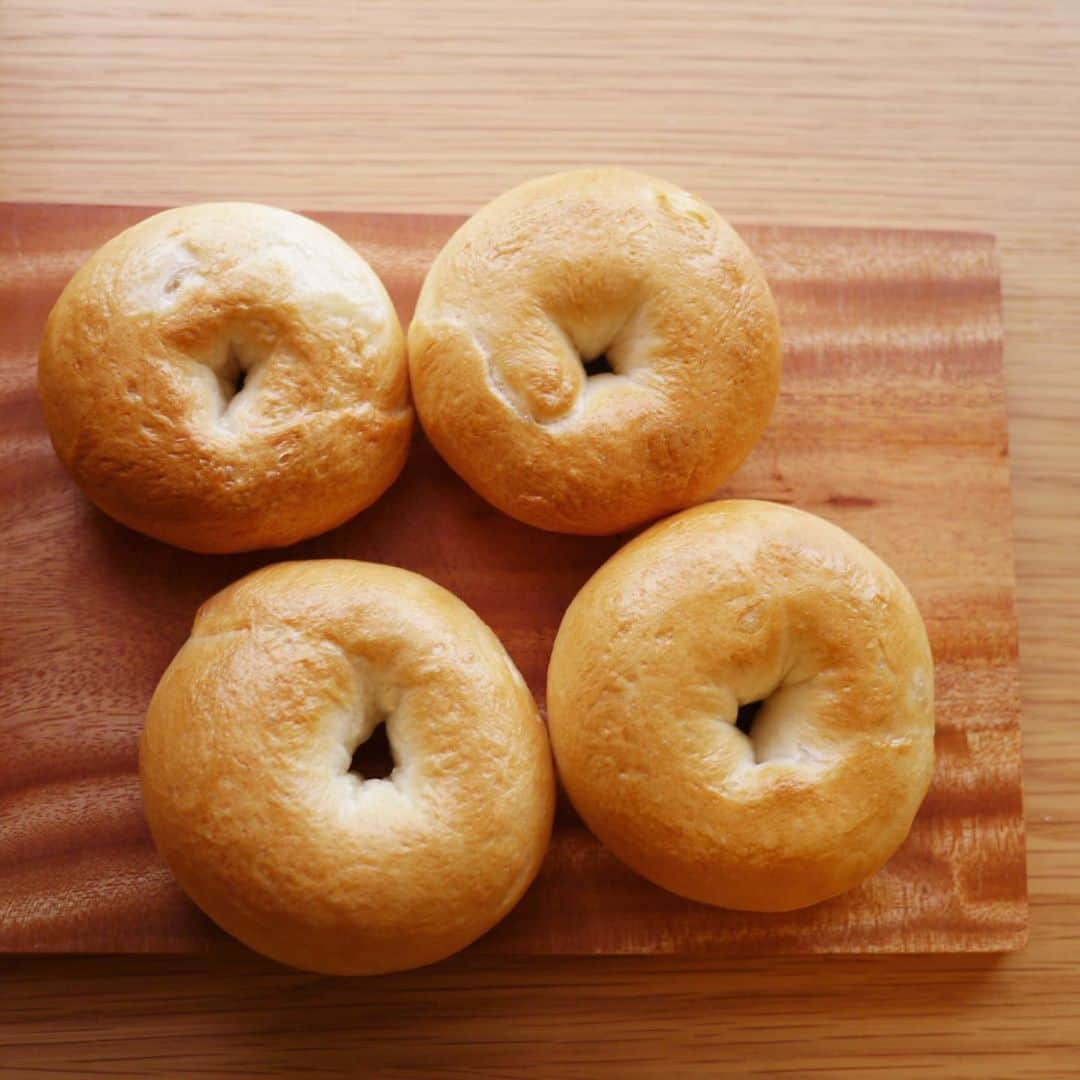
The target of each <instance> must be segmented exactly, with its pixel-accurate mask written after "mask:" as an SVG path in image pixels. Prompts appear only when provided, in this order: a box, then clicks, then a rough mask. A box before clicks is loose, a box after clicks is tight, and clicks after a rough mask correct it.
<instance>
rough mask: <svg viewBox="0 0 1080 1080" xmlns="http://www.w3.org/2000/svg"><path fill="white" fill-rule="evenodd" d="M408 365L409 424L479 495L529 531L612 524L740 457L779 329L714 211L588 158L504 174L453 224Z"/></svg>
mask: <svg viewBox="0 0 1080 1080" xmlns="http://www.w3.org/2000/svg"><path fill="white" fill-rule="evenodd" d="M598 367H606V369H607V370H600V371H598V370H597V368H598ZM409 370H410V376H411V381H412V388H413V398H414V401H415V404H416V409H417V413H418V415H419V417H420V421H421V423H422V424H423V427H424V430H425V431H426V432H427V435H428V437H429V438H430V440H431V442H432V443H433V444H434V446H435V448H436V449H437V450H438V451H439V453H440V454H441V455H442V456H443V457H444V458H445V459H446V461H447V462H448V463H449V465H450V466H451V467H452V468H453V469H454V470H455V471H456V472H457V473H458V474H459V475H460V476H461V477H462V478H463V479H464V480H465V481H466V483H468V484H469V485H470V486H471V487H472V488H474V489H475V490H476V491H477V492H478V493H479V494H480V495H481V496H483V497H484V498H485V499H487V500H488V501H489V502H491V503H493V504H494V505H495V506H497V507H498V508H499V509H500V510H502V511H503V512H504V513H506V514H509V515H510V516H512V517H515V518H517V519H519V520H521V521H524V522H526V523H527V524H530V525H535V526H538V527H539V528H543V529H549V530H553V531H556V532H569V533H586V534H603V533H614V532H619V531H621V530H623V529H627V528H630V527H631V526H634V525H638V524H641V523H643V522H645V521H648V520H651V519H653V518H655V517H658V516H660V515H662V514H666V513H669V512H670V511H672V510H677V509H680V508H682V507H685V506H687V505H690V504H691V503H694V502H698V501H700V500H701V499H703V498H706V497H708V496H709V495H711V494H713V493H714V492H715V490H716V488H717V486H718V485H719V484H720V483H722V482H723V481H724V480H725V479H726V478H727V477H728V476H729V475H730V473H731V472H733V471H734V469H735V468H736V467H737V466H738V465H739V464H740V462H742V460H743V459H744V458H745V457H746V455H747V454H748V453H749V452H750V449H751V447H752V446H753V445H754V443H755V441H756V440H757V438H758V436H760V435H761V433H762V431H763V430H764V428H765V425H766V423H767V421H768V418H769V414H770V411H771V409H772V407H773V403H774V401H775V399H776V394H777V387H778V385H779V378H780V329H779V323H778V321H777V313H776V306H775V304H774V303H773V299H772V295H771V294H770V292H769V287H768V285H767V284H766V281H765V278H764V275H763V274H762V272H761V270H760V269H759V267H758V265H757V263H756V262H755V261H754V258H753V256H752V255H751V253H750V251H749V249H748V248H747V247H746V245H745V244H744V243H743V242H742V241H741V240H740V239H739V237H738V236H737V235H736V233H735V232H734V231H733V230H732V229H731V228H730V226H728V225H727V224H726V222H724V221H723V219H721V218H720V217H719V216H718V215H717V214H716V213H715V211H713V210H712V209H710V208H709V207H708V206H707V205H706V204H705V203H703V202H702V201H701V200H700V199H697V198H694V197H693V196H692V195H688V194H687V193H686V192H685V191H682V190H680V189H679V188H677V187H674V186H673V185H671V184H668V183H665V182H663V181H661V180H655V179H652V178H650V177H647V176H643V175H641V174H639V173H634V172H629V171H627V170H624V169H610V168H605V169H586V170H581V171H576V172H568V173H561V174H559V175H556V176H548V177H544V178H543V179H539V180H533V181H531V182H530V183H526V184H523V185H521V186H520V187H517V188H514V189H513V190H512V191H509V192H507V193H506V194H504V195H502V196H500V197H499V198H497V199H495V201H494V202H492V203H490V204H489V205H488V206H486V207H484V209H482V210H480V211H479V213H477V214H476V215H474V216H473V217H472V218H470V219H469V221H467V222H466V223H465V224H464V225H463V226H462V227H461V228H460V229H459V230H458V231H457V232H456V233H455V234H454V236H453V237H452V238H451V239H450V241H449V242H448V243H447V244H446V246H445V247H444V248H443V250H442V251H441V252H440V253H439V255H438V257H437V258H436V259H435V261H434V263H433V264H432V266H431V269H430V270H429V272H428V274H427V277H426V279H425V281H424V284H423V288H422V289H421V292H420V296H419V299H418V301H417V304H416V312H415V314H414V316H413V320H412V323H411V325H410V328H409Z"/></svg>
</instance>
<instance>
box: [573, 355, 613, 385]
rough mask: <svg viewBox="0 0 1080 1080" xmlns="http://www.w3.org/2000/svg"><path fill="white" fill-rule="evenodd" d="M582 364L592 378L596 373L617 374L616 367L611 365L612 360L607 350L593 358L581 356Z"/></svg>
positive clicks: (586, 373)
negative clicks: (587, 358)
mask: <svg viewBox="0 0 1080 1080" xmlns="http://www.w3.org/2000/svg"><path fill="white" fill-rule="evenodd" d="M581 366H582V367H583V368H584V369H585V375H586V376H587V377H588V378H590V379H591V378H592V377H593V376H594V375H614V374H616V372H615V369H614V368H613V367H612V366H611V361H610V360H608V355H607V353H606V352H602V353H601V354H600V355H599V356H595V357H593V359H592V360H586V359H585V357H584V356H583V357H582V358H581Z"/></svg>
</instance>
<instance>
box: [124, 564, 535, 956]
mask: <svg viewBox="0 0 1080 1080" xmlns="http://www.w3.org/2000/svg"><path fill="white" fill-rule="evenodd" d="M383 721H385V724H386V734H387V736H388V739H389V743H390V746H391V748H392V751H393V755H394V761H395V768H394V770H393V772H392V773H391V774H390V776H389V777H388V778H383V779H378V778H366V779H365V778H363V777H360V776H358V775H357V774H356V773H355V772H350V761H351V756H352V754H353V751H354V749H355V748H356V746H357V745H359V744H360V743H362V742H364V741H365V740H366V739H367V738H368V737H369V736H370V735H371V733H372V732H373V731H374V729H375V728H376V726H377V725H378V724H379V723H380V722H383ZM140 776H141V782H142V793H143V800H144V804H145V808H146V816H147V820H148V821H149V824H150V829H151V832H152V833H153V837H154V841H155V843H156V845H157V847H158V850H159V851H160V852H161V854H162V855H163V856H164V858H165V860H166V861H167V862H168V864H169V866H170V868H171V869H172V871H173V873H174V874H175V875H176V877H177V879H178V880H179V882H180V884H181V885H182V886H183V888H184V890H185V891H186V892H187V893H188V895H189V896H190V897H191V898H192V899H193V900H194V901H195V903H197V904H198V905H199V907H201V908H202V909H203V911H205V912H206V913H207V914H208V915H209V916H210V917H211V918H212V919H213V920H214V921H215V922H216V923H218V925H220V926H221V927H223V928H224V929H225V930H227V931H228V932H229V933H230V934H233V935H234V936H235V937H237V938H239V939H240V940H241V941H243V942H245V943H246V944H247V945H249V946H250V947H251V948H253V949H256V950H258V951H259V952H261V953H264V954H266V955H267V956H270V957H273V958H274V959H276V960H279V961H281V962H283V963H286V964H291V965H293V966H295V967H299V968H304V969H307V970H311V971H319V972H327V973H338V974H373V973H377V972H386V971H396V970H401V969H404V968H412V967H416V966H419V965H421V964H429V963H432V962H433V961H436V960H440V959H442V958H443V957H446V956H449V955H450V954H451V953H453V952H456V951H457V950H459V949H461V948H464V947H465V946H466V945H468V944H469V943H470V942H472V941H474V940H475V939H476V938H478V937H479V936H480V935H481V934H483V933H484V932H485V931H486V930H488V929H489V928H490V927H492V926H493V925H494V924H495V923H497V922H498V921H499V920H500V919H501V918H502V917H503V916H504V915H505V914H506V913H507V912H508V911H509V910H510V909H511V908H512V907H513V906H514V905H515V904H516V903H517V901H518V899H519V898H520V897H521V896H522V894H523V893H524V892H525V890H526V889H527V888H528V886H529V884H530V883H531V881H532V880H533V878H534V876H535V875H536V872H537V870H538V869H539V867H540V863H541V861H542V859H543V857H544V853H545V850H546V848H547V845H548V840H549V838H550V833H551V824H552V815H553V811H554V772H553V767H552V763H551V757H550V750H549V747H548V740H547V735H546V732H545V730H544V725H543V722H542V721H541V719H540V717H539V714H538V712H537V709H536V705H535V703H534V702H533V699H532V697H531V695H530V693H529V691H528V689H527V687H526V686H525V683H524V681H523V680H522V678H521V676H520V674H519V673H518V671H517V669H516V668H515V667H514V665H513V663H512V662H511V660H510V658H509V657H508V656H507V654H506V651H505V650H504V649H503V647H502V645H501V644H500V643H499V641H498V639H497V638H496V637H495V635H494V634H493V633H492V632H491V630H489V629H488V627H487V626H486V625H485V624H484V623H483V622H482V621H481V620H480V619H479V618H478V617H477V616H476V615H475V614H474V613H473V612H472V611H471V610H470V609H469V608H468V607H466V605H465V604H464V603H462V602H461V601H460V600H458V599H457V598H456V597H455V596H453V595H452V594H450V593H449V592H447V591H446V590H445V589H443V588H441V587H440V586H438V585H436V584H434V583H433V582H431V581H428V580H427V579H426V578H423V577H420V576H419V575H417V574H413V573H409V572H408V571H405V570H399V569H396V568H394V567H389V566H381V565H376V564H373V563H359V562H351V561H345V560H324V561H312V562H293V563H279V564H277V565H275V566H270V567H267V568H265V569H263V570H259V571H256V572H255V573H253V574H251V575H249V576H248V577H245V578H243V579H242V580H240V581H239V582H237V583H236V584H234V585H232V586H230V587H229V588H227V589H225V590H224V591H222V592H220V593H218V594H217V595H216V596H214V597H213V598H212V599H210V600H209V601H207V602H206V603H205V604H204V605H203V606H202V608H201V609H200V610H199V612H198V615H197V617H196V619H195V625H194V628H193V630H192V633H191V637H190V638H189V640H188V641H187V643H186V644H185V645H184V646H183V648H182V649H181V650H180V652H179V653H178V654H177V656H176V658H175V659H174V660H173V662H172V663H171V664H170V665H169V668H168V670H167V671H166V672H165V674H164V676H163V677H162V679H161V682H160V684H159V685H158V688H157V690H156V692H155V693H154V696H153V700H152V701H151V703H150V708H149V711H148V713H147V717H146V722H145V725H144V729H143V734H142V743H141V749H140Z"/></svg>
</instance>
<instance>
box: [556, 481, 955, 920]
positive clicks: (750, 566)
mask: <svg viewBox="0 0 1080 1080" xmlns="http://www.w3.org/2000/svg"><path fill="white" fill-rule="evenodd" d="M762 700H764V702H765V704H764V705H762V706H761V709H760V712H759V713H758V714H757V717H756V718H755V719H754V720H753V725H752V727H751V728H750V732H749V735H746V734H744V733H743V732H742V731H741V730H739V728H737V727H736V726H735V722H736V718H737V710H738V708H739V706H740V705H746V704H749V703H753V702H757V701H762ZM547 701H548V723H549V728H550V733H551V740H552V747H553V749H554V752H555V758H556V763H557V766H558V771H559V775H560V778H561V780H562V782H563V784H564V786H565V788H566V791H567V793H568V795H569V797H570V799H571V801H572V802H573V804H574V806H575V808H576V809H577V811H578V813H579V814H580V815H581V817H582V818H583V819H584V821H585V823H586V824H587V825H588V826H589V828H590V829H591V830H592V831H593V832H594V833H595V834H596V836H597V837H599V839H600V840H601V841H603V843H604V844H606V845H607V846H608V847H609V848H610V849H611V850H612V851H613V852H614V853H615V854H616V855H617V856H618V857H619V858H620V859H622V860H623V861H624V862H625V863H627V864H628V865H629V866H631V867H632V868H633V869H634V870H636V871H637V872H638V873H640V874H642V875H643V876H644V877H646V878H649V879H650V880H651V881H653V882H655V883H656V884H657V885H660V886H662V887H663V888H665V889H669V890H671V891H672V892H675V893H679V894H680V895H682V896H686V897H689V898H691V899H693V900H699V901H702V902H704V903H709V904H717V905H721V906H723V907H730V908H742V909H746V910H752V911H782V910H789V909H793V908H799V907H805V906H807V905H809V904H814V903H817V902H818V901H821V900H825V899H826V898H828V897H831V896H835V895H837V894H838V893H841V892H843V891H845V890H847V889H850V888H852V887H853V886H854V885H856V884H858V883H859V882H860V881H862V880H863V879H864V878H866V877H867V876H869V875H870V874H873V873H874V872H875V871H877V870H878V869H879V868H880V867H881V866H882V865H884V863H885V862H886V861H887V860H888V859H889V857H890V856H891V855H892V854H893V852H894V851H896V849H897V848H898V847H899V846H900V844H901V843H902V842H903V840H904V838H905V837H906V836H907V833H908V830H909V828H910V827H911V823H912V820H913V819H914V817H915V814H916V811H917V810H918V808H919V805H920V803H921V802H922V800H923V797H924V796H925V795H926V791H927V788H928V785H929V783H930V776H931V771H932V768H933V756H934V719H933V663H932V659H931V654H930V646H929V644H928V641H927V636H926V631H925V628H924V626H923V622H922V619H921V617H920V615H919V612H918V610H917V608H916V606H915V603H914V601H913V600H912V598H911V595H910V594H909V593H908V591H907V589H906V588H905V587H904V585H903V584H902V583H901V581H900V580H899V578H897V576H896V574H895V573H893V571H892V570H890V569H889V568H888V567H887V566H886V565H885V564H884V563H883V562H882V561H881V559H879V558H878V557H877V556H876V555H874V554H873V553H872V552H871V551H870V550H869V549H868V548H866V547H864V546H863V545H862V544H861V543H859V541H857V540H856V539H855V538H854V537H852V536H851V535H849V534H848V533H846V532H844V531H843V530H842V529H840V528H838V527H837V526H835V525H832V524H830V523H828V522H826V521H824V520H822V519H821V518H818V517H815V516H813V515H811V514H808V513H805V512H803V511H800V510H795V509H792V508H790V507H785V506H779V505H776V504H774V503H765V502H753V501H731V502H716V503H709V504H706V505H704V506H701V507H697V508H695V509H692V510H687V511H685V512H683V513H681V514H677V515H676V516H674V517H672V518H669V519H667V520H665V521H663V522H661V523H659V524H658V525H655V526H654V527H653V528H651V529H650V530H648V531H647V532H645V533H643V534H642V535H641V536H639V537H637V538H636V539H635V540H632V541H631V542H630V543H629V544H627V545H626V546H625V547H624V548H622V549H621V550H620V551H619V552H617V553H616V554H615V555H614V556H613V557H612V558H611V559H610V560H609V561H608V562H607V563H605V564H604V566H602V567H601V568H600V570H598V571H597V572H596V574H595V575H594V576H593V577H592V578H591V579H590V580H589V581H588V583H587V584H586V585H585V586H584V588H583V589H582V590H581V591H580V592H579V593H578V595H577V597H576V598H575V599H574V601H573V603H572V604H571V605H570V607H569V609H568V610H567V612H566V616H565V618H564V619H563V621H562V625H561V626H560V628H559V632H558V636H557V638H556V641H555V646H554V651H553V653H552V657H551V665H550V668H549V671H548V689H547Z"/></svg>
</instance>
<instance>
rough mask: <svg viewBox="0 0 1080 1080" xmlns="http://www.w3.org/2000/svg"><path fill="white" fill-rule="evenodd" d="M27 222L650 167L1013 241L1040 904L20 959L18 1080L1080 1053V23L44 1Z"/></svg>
mask: <svg viewBox="0 0 1080 1080" xmlns="http://www.w3.org/2000/svg"><path fill="white" fill-rule="evenodd" d="M0 35H2V40H3V47H2V49H0V199H9V200H10V199H25V200H55V201H74V202H80V201H81V202H131V203H142V204H160V203H169V202H183V201H189V200H193V199H202V198H219V197H236V198H253V199H261V200H264V201H270V202H276V203H280V204H282V205H286V206H291V207H295V208H301V207H307V208H316V209H317V208H332V207H339V208H347V209H354V208H355V209H412V210H468V209H471V208H473V207H475V206H477V205H478V204H479V203H481V202H483V201H485V200H486V199H487V198H489V197H490V196H492V195H494V194H495V193H496V192H498V191H500V190H502V189H503V188H505V187H508V186H510V185H511V184H513V183H516V182H517V181H519V180H521V179H523V178H525V177H527V176H530V175H533V174H536V173H540V172H544V171H549V170H553V169H557V168H561V167H565V166H569V165H574V164H578V163H584V162H622V163H626V164H630V165H634V166H638V167H643V168H646V169H650V170H652V171H654V172H656V173H659V174H661V175H663V176H666V177H669V178H670V179H672V180H675V181H677V182H679V183H681V184H683V185H685V186H687V187H690V188H692V189H694V190H696V191H697V192H699V193H700V194H702V195H703V196H705V197H706V198H707V199H709V200H710V201H711V202H713V203H714V204H715V205H717V206H718V207H719V208H720V209H721V210H722V211H723V212H725V213H726V214H728V215H729V216H731V217H733V218H735V219H738V220H741V221H761V222H779V221H785V222H790V221H797V222H808V223H814V224H828V223H849V224H884V225H889V224H892V225H909V226H918V227H923V226H942V227H949V228H974V229H983V230H988V231H992V232H995V233H996V234H997V235H998V236H999V238H1000V244H1001V253H1002V264H1003V279H1004V290H1005V326H1006V366H1007V378H1008V392H1009V404H1010V435H1011V452H1012V462H1013V479H1014V511H1015V530H1016V541H1017V572H1018V578H1019V605H1020V630H1021V666H1022V680H1023V697H1024V744H1025V780H1026V785H1027V794H1026V806H1027V818H1028V836H1029V873H1030V888H1031V900H1032V927H1031V943H1030V946H1029V948H1028V949H1027V951H1026V952H1024V953H1020V954H1015V955H1010V956H1005V957H1000V958H993V957H983V958H978V957H966V958H949V957H907V958H894V959H888V958H880V957H878V958H874V957H867V958H858V959H821V958H816V959H801V960H778V959H771V960H759V961H753V960H739V961H731V962H716V961H695V962H687V961H679V960H671V959H657V958H652V959H650V958H639V959H608V960H587V961H586V960H565V959H564V960H554V959H552V960H544V961H535V960H533V961H528V962H524V961H522V962H520V963H513V964H507V963H506V962H494V961H490V960H488V961H479V960H476V959H469V958H462V959H458V960H456V961H451V962H449V963H447V964H445V965H442V966H440V967H438V968H435V969H431V970H428V971H423V972H417V973H412V974H407V975H400V976H394V977H388V978H382V979H378V980H370V981H345V980H334V979H325V978H319V977H315V976H309V975H304V974H297V973H292V972H288V971H284V970H282V969H278V968H275V967H273V966H272V965H270V964H269V963H264V962H262V961H260V960H258V959H254V958H247V957H232V958H220V959H214V960H211V959H206V960H183V961H181V960H169V959H135V958H127V959H120V958H112V959H110V958H96V959H79V960H76V959H64V958H54V959H40V958H24V959H14V960H13V959H8V960H4V961H0V1073H2V1074H3V1075H4V1076H5V1077H6V1076H19V1075H26V1076H30V1075H33V1076H40V1075H42V1074H43V1073H55V1074H84V1075H102V1076H121V1075H140V1076H149V1075H154V1076H157V1075H161V1076H166V1075H192V1074H201V1075H213V1076H218V1075H236V1076H239V1075H250V1076H267V1075H284V1074H286V1073H289V1072H293V1071H298V1072H310V1073H319V1074H324V1075H332V1074H335V1073H348V1072H354V1071H359V1072H363V1073H365V1074H367V1075H375V1074H378V1073H379V1072H384V1071H388V1072H395V1073H396V1074H398V1075H432V1074H433V1073H434V1072H436V1071H437V1070H441V1071H443V1072H444V1073H445V1074H447V1075H454V1076H471V1075H475V1074H480V1073H489V1074H495V1075H503V1076H507V1077H510V1076H513V1077H521V1076H540V1075H546V1074H553V1073H556V1072H557V1073H558V1074H559V1075H560V1076H568V1077H574V1076H580V1077H597V1076H607V1075H610V1076H620V1077H622V1076H630V1075H658V1074H663V1075H665V1076H683V1075H692V1074H696V1073H702V1074H714V1075H715V1074H717V1073H719V1072H721V1071H724V1072H727V1073H734V1074H736V1075H739V1074H746V1073H753V1072H763V1073H774V1074H779V1075H793V1076H807V1075H828V1074H832V1073H836V1074H841V1073H843V1074H847V1075H851V1074H854V1075H872V1074H874V1073H877V1072H882V1073H884V1072H890V1071H896V1072H899V1073H903V1072H908V1073H911V1074H916V1073H924V1074H929V1075H941V1076H957V1075H971V1076H975V1075H978V1076H1009V1077H1017V1076H1045V1077H1059V1076H1064V1075H1068V1074H1069V1073H1070V1072H1073V1074H1075V1070H1076V1069H1077V1063H1078V1061H1080V1058H1078V1057H1077V1056H1076V1051H1077V1048H1078V1042H1080V794H1078V793H1080V727H1078V726H1077V711H1078V708H1080V689H1078V687H1077V680H1076V672H1077V649H1078V646H1080V606H1078V605H1077V597H1076V592H1075V590H1076V582H1077V571H1078V569H1080V423H1078V420H1080V362H1078V360H1077V356H1078V352H1080V265H1078V263H1080V259H1078V254H1080V128H1078V123H1080V120H1078V116H1080V4H1077V3H1076V2H1075V0H1056V2H1037V3H1032V2H1022V0H1015V2H1008V3H1006V2H981V3H978V4H973V3H968V2H946V0H934V2H926V0H908V2H906V3H903V4H880V5H878V4H865V3H840V2H836V0H828V2H818V3H814V4H804V3H801V2H795V0H790V2H784V0H780V2H777V3H773V4H770V5H762V4H761V3H759V2H755V3H750V2H741V3H732V4H725V5H721V4H717V3H715V2H713V0H675V2H672V3H668V4H652V3H649V4H645V3H637V2H632V0H611V2H591V0H548V2H546V3H543V4H540V3H535V4H528V3H518V4H511V3H506V2H499V0H444V2H442V3H438V4H436V3H427V4H424V3H420V2H402V0H385V2H370V3H366V4H363V5H348V4H339V3H332V2H330V0H306V2H305V3H302V4H301V3H295V4H293V3H278V2H274V0H261V2H259V3H255V2H249V3H237V2H225V3H213V4H211V3H209V2H207V0H193V2H190V3H187V4H184V5H176V4H167V3H142V4H139V5H125V4H122V3H102V2H101V0H94V2H89V0H87V2H85V3H73V2H66V3H56V2H40V0H38V2H33V3H32V2H29V0H25V2H24V0H5V3H4V4H3V6H2V8H0Z"/></svg>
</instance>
